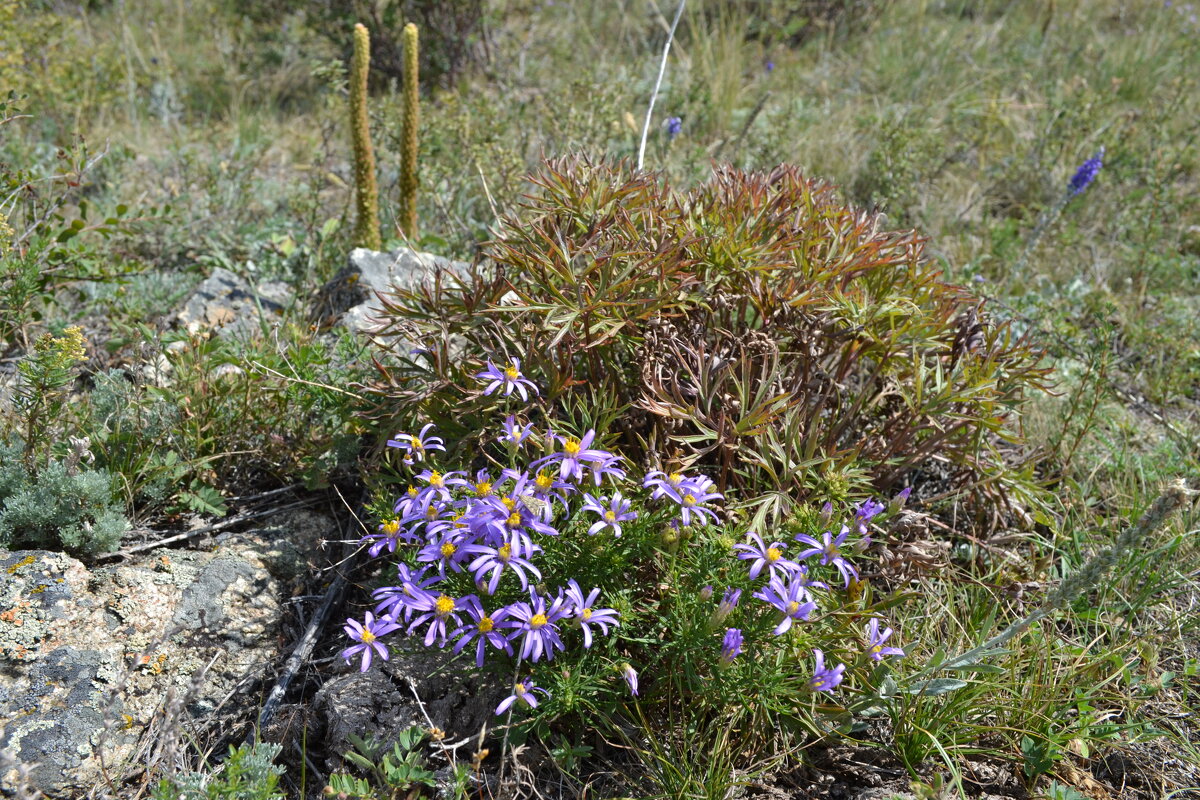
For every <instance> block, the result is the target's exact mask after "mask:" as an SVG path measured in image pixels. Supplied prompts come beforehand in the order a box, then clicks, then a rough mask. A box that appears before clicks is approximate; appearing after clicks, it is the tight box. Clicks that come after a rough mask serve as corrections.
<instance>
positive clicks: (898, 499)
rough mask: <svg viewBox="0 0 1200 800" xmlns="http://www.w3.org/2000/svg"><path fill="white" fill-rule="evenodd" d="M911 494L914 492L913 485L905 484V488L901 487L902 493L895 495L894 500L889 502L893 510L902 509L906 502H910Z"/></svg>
mask: <svg viewBox="0 0 1200 800" xmlns="http://www.w3.org/2000/svg"><path fill="white" fill-rule="evenodd" d="M911 494H912V487H911V486H905V487H904V488H903V489H901V490H900V493H899V494H897V495H896V496H895V497H893V498H892V502H891V503H889V506H890V507H891V510H892V511H899V510H900V509H902V508H904V504H905V503H907V502H908V498H909V496H910V495H911Z"/></svg>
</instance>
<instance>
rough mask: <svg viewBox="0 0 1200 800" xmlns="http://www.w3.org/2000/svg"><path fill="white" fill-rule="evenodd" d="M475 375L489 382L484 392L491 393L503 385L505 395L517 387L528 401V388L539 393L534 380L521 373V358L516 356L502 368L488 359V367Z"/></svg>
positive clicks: (508, 394)
mask: <svg viewBox="0 0 1200 800" xmlns="http://www.w3.org/2000/svg"><path fill="white" fill-rule="evenodd" d="M475 377H476V378H478V379H480V380H481V381H485V382H486V383H487V386H485V387H484V389H483V393H484V394H491V393H492V392H494V391H496V390H497V389H499V388H500V387H501V386H503V387H504V396H505V397H508V396H510V395H511V394H512V393H513V390H514V389H515V390H516V391H517V393H518V394H520V395H521V399H522V400H524V401H526V402H528V401H529V393H528V392H527V391H526V389H532V390H533V393H534V394H537V393H538V388H537V387H536V386H534V385H533V381H531V380H529V379H528V378H526V377H525V376H524V375H522V374H521V360H520V359H519V358H514V359H513V360H512V362H511V363H510V364H509V365H508V366H507V367H505V368H504V369H500V368H499V367H497V366H496V365H495V364H493V363H492V361H491V359H488V362H487V369H485V370H484V371H483V372H480V373H479V374H477V375H476V376H475Z"/></svg>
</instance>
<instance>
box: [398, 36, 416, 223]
mask: <svg viewBox="0 0 1200 800" xmlns="http://www.w3.org/2000/svg"><path fill="white" fill-rule="evenodd" d="M418 55H419V52H418V50H417V26H416V25H414V24H412V23H411V22H410V23H408V24H407V25H405V26H404V124H403V127H402V128H401V131H400V229H401V230H402V231H404V235H405V236H407V237H409V238H410V239H411V238H413V237H415V236H416V235H417V183H418V181H417V126H418V125H420V120H421V117H420V97H419V96H418V94H417V90H418V86H417V77H418V70H419V67H418Z"/></svg>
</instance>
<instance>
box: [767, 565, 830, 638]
mask: <svg viewBox="0 0 1200 800" xmlns="http://www.w3.org/2000/svg"><path fill="white" fill-rule="evenodd" d="M795 578H796V576H792V579H791V580H789V581H788V582H787V583H786V584H785V583H784V582H783V581H781V580H780V579H779V578H771V582H770V583H768V584H767V586H766V588H764V589H762V590H760V591H758V592H755V593H754V596H755V597H757V598H758V599H759V600H762V601H764V602H766V603H770V604H771V605H772V606H774V607H775V608H776V609H778V610H779V611H780V613H782V614H783V619H782V620H781V621H780V622H779V624H778V625H777V626H775V630H774V631H772V633H774V634H775V635H776V636H782V635H783V634H785V633H787V632H788V630H789V629H790V628H791V627H792V622H793V621H794V620H807V619H808V617H809V615H810V614H812V612H813V611H815V610H816V608H817V604H816V603H815V602H813V601H812V600H810V599H809V597H808V589H807V587H806V584H805V582H804V581H803V580H796V579H795Z"/></svg>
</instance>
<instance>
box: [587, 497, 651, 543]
mask: <svg viewBox="0 0 1200 800" xmlns="http://www.w3.org/2000/svg"><path fill="white" fill-rule="evenodd" d="M583 499H584V500H585V502H584V504H583V508H582V510H583V511H595V512H596V513H597V514H599V515H600V519H598V520H597V521H596V522H593V523H592V526H591V527H590V528H588V535H595V534H597V533H599V532H600V531H602V530H604V529H605V528H612V529H613V535H614V536H616V537H618V538H619V537H620V536H621V523H622V522H628V521H629V520H631V519H637V512H636V511H630V510H629V507H630V502H629V501H628V500H626V499H625V498H623V497H621V493H620V492H616V493H614V494H613V496H612V498H610V499H605V498H603V497H600V498H596V497H592V496H591V495H590V494H584V496H583Z"/></svg>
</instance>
